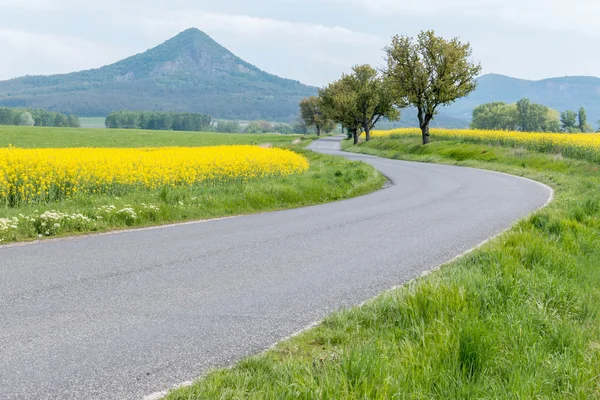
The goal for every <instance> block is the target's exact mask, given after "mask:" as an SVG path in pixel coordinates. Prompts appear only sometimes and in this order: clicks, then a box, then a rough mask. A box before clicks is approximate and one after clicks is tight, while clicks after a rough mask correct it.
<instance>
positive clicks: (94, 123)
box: [79, 117, 106, 129]
mask: <svg viewBox="0 0 600 400" xmlns="http://www.w3.org/2000/svg"><path fill="white" fill-rule="evenodd" d="M79 121H80V122H81V127H82V128H96V129H99V128H100V129H106V126H105V125H104V121H106V118H104V117H80V118H79Z"/></svg>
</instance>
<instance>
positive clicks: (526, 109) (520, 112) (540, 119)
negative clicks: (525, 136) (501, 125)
mask: <svg viewBox="0 0 600 400" xmlns="http://www.w3.org/2000/svg"><path fill="white" fill-rule="evenodd" d="M517 128H518V129H519V130H520V131H523V132H559V131H560V124H559V122H558V118H557V112H556V111H553V110H551V109H550V108H548V107H546V106H543V105H541V104H535V103H532V102H531V101H530V100H529V99H525V98H524V99H521V100H519V101H517Z"/></svg>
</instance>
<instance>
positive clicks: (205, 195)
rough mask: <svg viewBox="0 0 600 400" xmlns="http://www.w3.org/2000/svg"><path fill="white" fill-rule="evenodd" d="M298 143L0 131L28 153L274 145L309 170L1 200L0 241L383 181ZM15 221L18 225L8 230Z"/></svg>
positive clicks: (348, 191)
mask: <svg viewBox="0 0 600 400" xmlns="http://www.w3.org/2000/svg"><path fill="white" fill-rule="evenodd" d="M298 138H299V137H297V136H281V135H242V134H216V133H187V132H182V133H179V132H177V133H176V132H140V131H119V130H115V131H112V130H111V131H108V130H86V129H63V128H20V127H0V147H3V146H7V145H8V144H9V143H10V144H13V145H14V146H18V147H28V148H34V147H49V148H59V147H76V146H80V147H81V146H84V147H136V146H139V147H151V146H209V145H217V144H253V143H254V144H255V143H273V144H274V145H277V146H284V147H287V148H289V149H292V150H294V151H296V152H299V153H301V154H303V155H304V156H305V157H306V158H307V159H308V160H309V162H310V168H309V170H308V171H307V172H305V173H302V174H296V175H290V176H286V177H268V178H260V179H254V180H251V181H249V182H245V183H243V182H241V181H235V182H229V183H222V184H194V185H191V186H185V187H163V188H158V189H155V190H150V189H145V190H144V189H131V190H127V191H123V192H122V193H119V195H118V196H114V195H113V196H109V195H100V194H96V195H78V196H76V197H73V198H69V199H64V200H61V201H54V202H46V203H39V202H38V203H29V204H20V205H18V206H14V205H13V206H11V205H9V203H4V204H3V205H2V206H0V242H2V243H6V242H11V241H23V240H31V239H38V238H40V237H46V236H66V235H73V234H81V233H90V232H103V231H108V230H114V229H123V228H129V227H142V226H150V225H160V224H166V223H173V222H181V221H190V220H198V219H205V218H214V217H222V216H229V215H237V214H246V213H255V212H259V211H269V210H279V209H285V208H293V207H300V206H307V205H314V204H320V203H325V202H329V201H335V200H339V199H344V198H349V197H353V196H358V195H362V194H366V193H368V192H371V191H373V190H377V189H379V188H381V187H382V185H383V183H384V181H385V178H384V177H383V176H382V175H381V174H379V173H378V172H377V171H376V170H375V169H374V168H372V167H370V166H368V165H366V164H363V163H359V162H350V161H347V160H345V159H343V158H339V157H331V156H325V155H319V154H316V153H313V152H310V151H306V150H304V149H303V147H304V146H305V145H306V144H307V143H309V142H310V140H303V141H300V143H298V144H292V141H293V140H294V139H298ZM13 219H14V220H13ZM13 221H18V222H13ZM14 224H16V225H15V226H16V227H14V226H12V225H14ZM53 227H56V228H53ZM3 229H4V231H3Z"/></svg>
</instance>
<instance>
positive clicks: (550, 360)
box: [168, 137, 600, 400]
mask: <svg viewBox="0 0 600 400" xmlns="http://www.w3.org/2000/svg"><path fill="white" fill-rule="evenodd" d="M348 147H349V148H350V147H351V148H352V150H353V151H357V152H362V153H368V154H375V155H381V156H386V157H390V158H396V159H408V160H415V161H427V162H439V163H448V164H455V165H464V166H470V167H480V168H487V169H493V170H498V171H503V172H508V173H513V174H516V175H522V176H527V177H529V178H532V179H536V180H538V181H541V182H544V183H547V184H549V185H551V186H553V187H554V188H555V189H556V198H555V200H554V202H553V203H552V204H551V205H550V206H549V207H547V208H545V209H544V210H542V211H540V212H538V213H536V214H535V215H533V216H532V217H530V218H528V219H526V220H524V221H522V222H520V223H519V224H517V226H515V227H514V228H513V229H511V230H510V231H508V232H506V233H505V234H503V235H502V236H501V237H499V238H497V239H495V240H494V241H492V242H490V243H488V244H487V245H485V246H484V247H483V248H481V249H479V250H477V251H475V252H473V253H471V254H469V255H468V256H466V257H463V258H461V259H459V260H458V261H455V262H453V263H451V264H449V265H446V266H444V267H443V268H442V269H441V270H440V271H439V272H437V273H435V274H432V275H429V276H428V277H425V278H421V279H419V280H417V281H414V282H412V283H410V284H408V285H406V286H404V287H403V288H401V289H398V290H394V291H390V292H388V293H385V294H383V295H381V296H380V297H378V298H376V299H374V300H372V301H370V302H369V303H367V304H366V305H364V306H363V307H359V308H354V309H351V310H348V311H343V312H338V313H335V314H333V315H331V316H330V317H329V318H327V319H326V320H325V321H324V322H323V323H321V324H320V325H319V326H318V327H317V328H315V329H312V330H310V331H307V332H305V333H304V334H302V335H300V336H299V337H296V338H293V339H291V340H288V341H286V342H284V343H281V344H280V345H278V346H276V348H275V349H273V350H271V351H268V352H267V353H265V354H262V355H258V356H255V357H252V358H249V359H247V360H244V361H242V362H240V363H238V364H237V365H235V366H234V367H232V368H231V369H226V370H217V371H214V372H212V373H210V374H208V375H207V376H206V377H205V378H203V379H201V380H200V381H198V382H197V383H196V384H195V385H194V386H192V387H189V388H184V389H180V390H177V391H175V392H173V393H172V394H170V396H169V397H168V398H169V399H170V400H175V399H177V400H179V399H242V398H243V399H284V398H299V399H334V398H335V399H394V398H397V399H499V398H502V399H505V398H506V399H533V398H537V399H569V398H571V399H587V398H598V397H599V396H600V391H599V384H600V381H599V376H600V290H599V289H598V288H599V287H600V268H598V266H599V265H600V246H599V245H598V238H599V237H600V191H599V190H598V188H600V176H599V174H598V172H599V166H598V165H597V164H594V163H590V162H585V161H577V160H570V159H564V158H561V157H556V156H555V155H553V154H550V155H548V154H540V153H536V152H530V151H528V150H525V149H515V148H504V147H499V146H492V145H485V144H473V143H465V142H462V141H455V140H450V141H439V142H434V143H432V144H431V145H429V146H427V147H423V146H421V145H419V144H418V139H416V138H410V137H408V138H407V137H404V138H400V139H390V138H382V139H375V140H373V141H371V142H369V143H367V144H362V145H360V146H357V147H354V146H348Z"/></svg>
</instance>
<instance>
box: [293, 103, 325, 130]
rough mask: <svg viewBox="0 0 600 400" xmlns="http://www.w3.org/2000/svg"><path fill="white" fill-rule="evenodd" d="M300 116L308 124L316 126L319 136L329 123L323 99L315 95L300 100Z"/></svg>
mask: <svg viewBox="0 0 600 400" xmlns="http://www.w3.org/2000/svg"><path fill="white" fill-rule="evenodd" d="M300 117H301V118H302V120H303V121H304V123H305V124H306V125H307V126H314V127H315V129H316V130H317V136H321V130H322V129H323V128H324V127H325V126H326V125H327V123H328V119H327V117H326V116H325V114H324V113H323V106H322V104H321V99H320V98H318V97H315V96H311V97H307V98H305V99H303V100H302V101H301V102H300Z"/></svg>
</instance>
